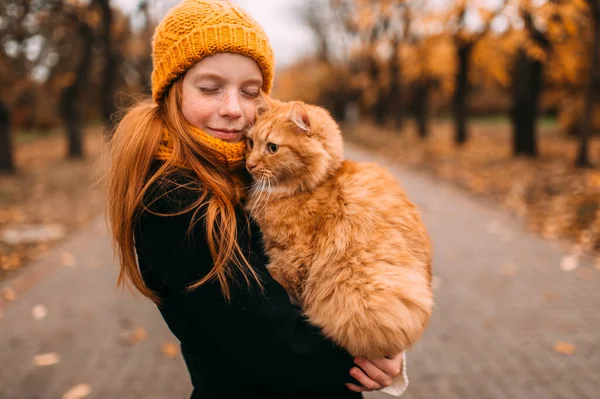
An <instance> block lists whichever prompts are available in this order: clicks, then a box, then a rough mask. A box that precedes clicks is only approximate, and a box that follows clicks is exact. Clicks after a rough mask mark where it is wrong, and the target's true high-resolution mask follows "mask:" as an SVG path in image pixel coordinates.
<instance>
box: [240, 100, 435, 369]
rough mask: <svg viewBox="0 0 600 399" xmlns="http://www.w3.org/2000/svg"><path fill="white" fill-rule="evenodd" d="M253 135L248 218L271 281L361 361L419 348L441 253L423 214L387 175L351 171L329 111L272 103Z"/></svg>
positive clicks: (370, 168) (375, 169) (360, 168)
mask: <svg viewBox="0 0 600 399" xmlns="http://www.w3.org/2000/svg"><path fill="white" fill-rule="evenodd" d="M266 101H267V104H268V107H266V108H263V109H261V110H260V112H258V116H257V120H256V123H255V125H254V126H253V127H252V129H250V131H249V132H248V137H247V140H248V153H247V163H246V167H247V168H248V170H249V172H250V173H251V174H252V176H253V178H254V180H255V184H254V187H253V189H251V190H250V192H249V194H248V201H247V210H248V211H249V212H250V214H251V216H252V217H253V218H254V219H255V220H256V222H257V223H258V225H259V226H260V228H261V230H262V233H263V235H264V244H265V249H266V252H267V254H268V256H269V266H268V269H269V272H270V273H271V274H272V275H273V277H274V278H275V279H276V280H277V281H278V282H279V283H280V284H282V285H283V287H284V288H285V289H286V290H287V292H288V293H289V294H290V296H291V297H292V298H293V299H295V300H296V301H297V302H298V303H299V304H300V305H301V306H302V308H303V311H304V313H305V314H306V316H307V317H308V318H309V320H310V321H311V322H312V323H313V324H315V325H317V326H319V327H320V328H321V329H322V330H323V331H324V333H326V334H327V335H328V336H329V337H330V338H332V339H333V340H334V341H335V342H336V343H337V344H339V345H340V346H342V347H344V348H345V349H346V350H348V352H350V353H351V354H352V355H354V356H364V357H368V358H378V357H382V356H392V355H395V354H397V353H399V352H401V351H403V350H405V349H407V348H409V347H410V346H411V345H412V344H413V343H415V342H416V341H417V340H418V339H419V338H420V336H421V334H422V333H423V330H424V329H425V327H426V325H427V323H428V321H429V317H430V315H431V308H432V305H433V295H432V290H431V244H430V241H429V237H428V235H427V232H426V230H425V227H424V226H423V223H422V221H421V218H420V215H419V212H418V210H417V209H416V207H415V206H414V205H413V204H412V203H411V202H410V201H409V200H408V198H407V197H406V195H405V193H404V191H403V190H402V188H401V187H400V186H399V184H398V183H397V181H396V179H395V178H394V177H393V176H392V175H391V174H390V173H388V172H387V171H386V170H384V169H383V168H381V167H379V166H377V165H375V164H368V163H357V162H352V161H343V159H342V157H343V149H342V148H343V146H342V135H341V133H340V130H339V128H338V126H337V124H336V122H335V121H334V120H333V118H332V117H331V116H330V115H329V113H328V112H327V111H325V110H324V109H322V108H320V107H316V106H312V105H307V104H304V103H301V102H293V103H282V102H279V101H275V100H271V99H266Z"/></svg>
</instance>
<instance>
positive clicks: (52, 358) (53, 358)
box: [33, 352, 60, 367]
mask: <svg viewBox="0 0 600 399" xmlns="http://www.w3.org/2000/svg"><path fill="white" fill-rule="evenodd" d="M59 361H60V355H59V354H58V353H56V352H52V353H44V354H41V355H36V356H34V357H33V364H35V365H36V366H38V367H46V366H52V365H54V364H56V363H58V362H59Z"/></svg>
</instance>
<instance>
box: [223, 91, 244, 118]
mask: <svg viewBox="0 0 600 399" xmlns="http://www.w3.org/2000/svg"><path fill="white" fill-rule="evenodd" d="M219 114H220V115H221V116H222V117H228V118H231V119H237V118H240V117H241V116H242V106H241V104H240V98H239V95H238V94H237V93H232V92H227V93H226V94H225V98H224V99H223V104H222V106H221V108H220V110H219Z"/></svg>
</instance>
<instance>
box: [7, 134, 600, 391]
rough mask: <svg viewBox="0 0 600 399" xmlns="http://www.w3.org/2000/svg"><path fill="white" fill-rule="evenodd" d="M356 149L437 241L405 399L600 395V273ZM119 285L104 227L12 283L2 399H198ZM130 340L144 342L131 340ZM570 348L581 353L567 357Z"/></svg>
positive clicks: (152, 319) (352, 153) (483, 205)
mask: <svg viewBox="0 0 600 399" xmlns="http://www.w3.org/2000/svg"><path fill="white" fill-rule="evenodd" d="M346 152H347V157H348V158H351V159H356V160H361V161H377V162H379V163H381V164H383V165H385V166H386V167H388V168H389V169H390V170H391V171H392V172H393V173H394V174H395V175H396V176H397V177H398V179H399V180H401V181H402V183H403V185H404V187H405V188H406V190H407V192H408V194H409V196H410V197H411V198H412V199H413V201H414V202H416V203H417V204H418V205H419V206H420V208H421V209H422V211H423V217H424V220H425V223H426V224H427V227H428V229H429V232H430V235H431V237H432V240H433V243H434V252H435V255H434V275H435V287H436V290H435V297H436V308H435V312H434V316H433V318H432V322H431V324H430V327H429V329H428V331H427V333H426V334H425V336H424V338H423V340H422V341H421V342H420V343H419V344H417V345H416V346H415V348H413V349H412V350H411V351H410V353H409V356H408V363H409V378H410V380H411V383H410V387H409V389H408V391H407V392H406V393H405V395H404V396H403V398H406V399H430V398H432V399H433V398H436V399H437V398H444V399H451V398H477V399H479V398H481V399H488V398H507V399H508V398H511V399H512V398H517V399H520V398H523V399H534V398H544V399H554V398H556V399H558V398H569V399H570V398H598V397H600V372H599V370H600V272H599V271H598V270H596V269H594V265H593V262H592V259H590V258H586V257H580V258H579V259H578V263H577V265H578V268H577V269H576V270H573V271H570V272H567V271H563V270H561V268H560V264H561V261H562V259H563V258H564V257H565V256H568V255H571V252H570V251H569V247H568V245H566V244H565V243H560V242H551V241H546V240H543V239H541V238H539V237H537V236H535V235H533V234H531V233H529V232H527V231H525V230H524V228H523V225H522V223H520V222H519V221H517V220H515V219H514V218H512V217H511V216H509V215H508V213H507V212H506V211H505V210H502V209H500V208H499V207H497V206H496V205H494V204H491V203H489V202H487V201H483V200H480V199H474V198H472V197H471V196H469V195H468V194H467V193H465V192H462V191H460V190H458V189H456V188H454V187H452V186H450V185H448V184H446V183H443V182H438V181H436V180H432V179H431V178H429V177H427V176H422V175H420V174H418V173H415V172H414V171H409V170H406V169H404V168H402V167H400V166H398V165H394V164H392V163H386V161H385V160H383V159H379V158H377V156H376V155H375V154H373V153H371V152H368V151H366V150H364V149H361V148H359V147H355V146H352V145H348V146H347V149H346ZM65 264H66V265H65ZM69 265H70V266H69ZM116 275H117V270H116V266H115V265H114V262H113V259H112V250H111V249H110V243H109V241H108V238H107V236H106V231H105V229H104V221H103V219H102V218H98V219H96V220H95V221H94V222H93V223H92V224H91V225H90V226H88V227H86V228H85V229H83V230H81V231H80V232H79V233H78V234H76V235H74V236H73V237H72V238H71V239H70V240H68V241H66V242H64V243H63V244H61V246H60V247H58V248H56V249H55V250H53V251H52V252H50V253H49V254H48V256H46V257H44V258H43V259H40V260H38V261H36V262H35V263H33V264H31V265H29V267H27V268H26V269H25V270H23V272H22V273H21V274H20V275H19V276H18V277H16V278H13V279H12V280H8V281H4V282H2V283H0V290H2V289H5V288H7V287H10V288H12V289H13V290H14V292H15V293H16V299H15V301H14V302H7V301H6V300H2V299H0V336H1V337H2V339H0V398H1V399H45V398H61V397H62V395H63V394H64V393H65V392H66V391H68V390H69V389H70V388H72V387H73V386H76V385H78V384H87V385H88V387H89V388H90V389H91V393H90V394H89V395H88V396H87V397H88V398H98V399H100V398H102V399H104V398H111V399H112V398H117V399H134V398H144V399H154V398H156V399H159V398H160V399H164V398H169V399H171V398H173V399H178V398H180V399H185V398H187V397H188V395H189V392H190V390H191V387H190V383H189V379H188V376H187V372H186V370H185V367H184V364H183V361H182V359H181V357H180V356H175V357H169V356H166V355H165V354H164V353H163V351H162V350H161V348H162V346H163V344H165V343H173V342H175V341H174V340H173V338H172V337H171V335H170V333H169V331H168V329H167V328H166V327H165V325H164V323H163V321H162V319H161V318H160V315H159V314H158V311H157V310H156V308H155V307H154V306H153V305H152V304H151V303H149V302H148V301H145V300H143V299H141V298H139V297H138V296H134V295H132V294H131V293H129V292H127V291H121V290H116V288H115V281H116ZM36 305H43V306H44V307H45V308H46V309H47V311H48V314H47V316H46V317H45V318H44V319H43V320H36V319H34V318H33V317H32V308H33V307H34V306H36ZM131 331H137V332H135V333H133V337H134V341H139V342H138V343H135V344H131V343H128V342H129V341H130V339H127V338H126V337H127V336H128V334H130V333H131ZM558 342H564V343H565V344H562V345H559V349H561V350H562V352H571V351H573V350H574V352H573V353H571V354H568V353H560V352H558V351H556V350H555V345H556V344H557V343H558ZM569 344H570V345H573V347H571V346H569ZM53 352H56V353H57V354H59V355H60V361H59V362H58V363H56V364H54V365H51V366H46V367H38V366H36V365H34V364H33V360H32V359H33V358H34V356H35V355H38V354H43V353H53ZM366 397H367V398H369V399H384V398H386V397H388V396H387V395H384V394H381V393H375V394H368V395H366Z"/></svg>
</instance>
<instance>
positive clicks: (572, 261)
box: [560, 255, 579, 272]
mask: <svg viewBox="0 0 600 399" xmlns="http://www.w3.org/2000/svg"><path fill="white" fill-rule="evenodd" d="M578 264H579V261H578V259H577V255H567V256H565V257H563V258H562V260H561V261H560V268H561V269H562V270H564V271H565V272H572V271H573V270H575V269H577V266H578Z"/></svg>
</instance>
